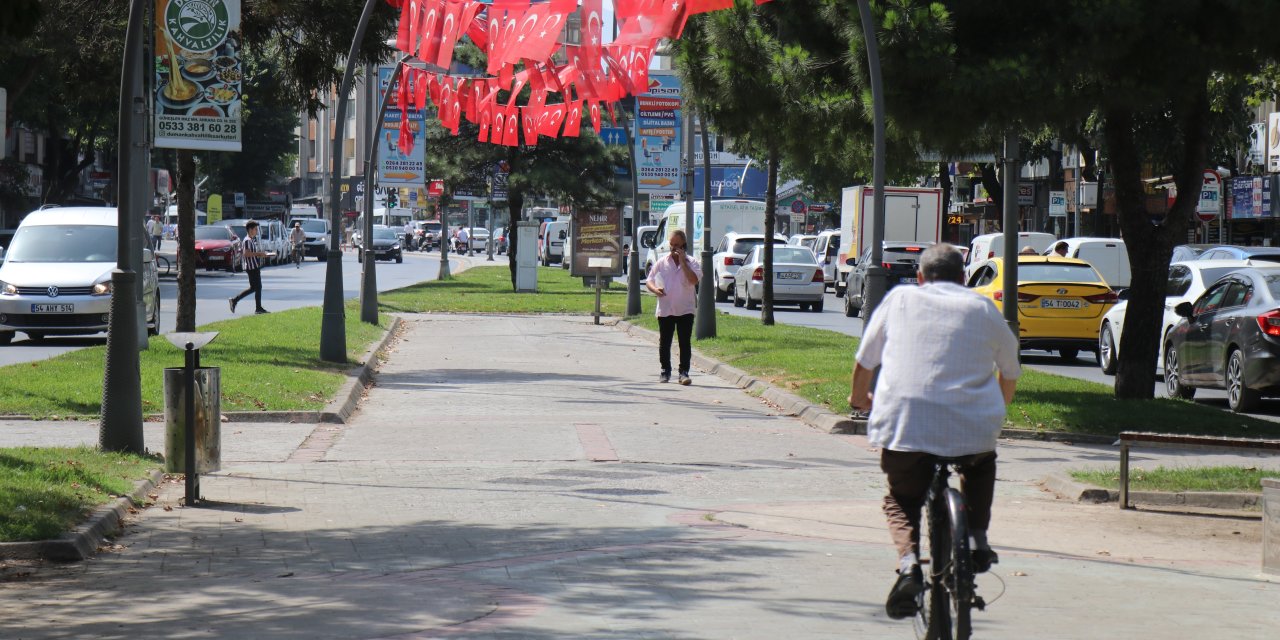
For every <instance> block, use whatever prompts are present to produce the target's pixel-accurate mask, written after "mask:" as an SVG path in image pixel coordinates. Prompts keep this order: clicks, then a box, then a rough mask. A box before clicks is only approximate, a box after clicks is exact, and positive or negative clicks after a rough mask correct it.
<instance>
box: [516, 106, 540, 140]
mask: <svg viewBox="0 0 1280 640" xmlns="http://www.w3.org/2000/svg"><path fill="white" fill-rule="evenodd" d="M539 113H541V109H540V108H538V107H534V106H529V107H521V108H520V115H521V119H522V120H523V122H522V124H523V128H524V143H525V144H527V145H529V146H531V147H532V146H536V145H537V144H538V124H537V123H538V114H539Z"/></svg>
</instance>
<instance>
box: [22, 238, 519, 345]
mask: <svg viewBox="0 0 1280 640" xmlns="http://www.w3.org/2000/svg"><path fill="white" fill-rule="evenodd" d="M174 249H175V244H174V243H173V242H172V241H165V243H164V245H162V246H161V249H160V255H161V256H165V257H168V258H169V260H170V261H171V262H172V261H173V252H174ZM404 256H405V258H404V262H403V263H401V264H396V263H395V262H388V261H382V262H379V263H377V274H378V291H387V290H390V289H398V288H400V287H405V286H408V285H411V284H414V283H417V282H422V281H424V280H434V279H435V278H436V277H437V275H438V274H439V272H440V254H439V253H431V254H427V253H417V252H406V253H405V254H404ZM500 257H501V256H500ZM450 260H451V261H450V265H451V268H453V269H455V270H456V269H458V268H459V267H460V266H461V265H462V262H461V259H460V258H458V257H456V256H454V255H453V254H450ZM471 260H472V263H474V264H482V263H483V262H484V260H485V256H482V255H477V256H475V257H473V258H472V259H471ZM360 268H361V266H360V263H359V262H356V258H355V253H354V252H352V251H347V252H344V253H343V254H342V284H343V287H342V294H343V297H344V298H346V299H351V298H355V297H357V296H359V295H360V273H361V272H360ZM176 271H177V267H176V265H175V266H174V267H173V271H172V272H171V275H170V276H169V277H164V276H163V274H162V276H161V278H160V332H161V333H168V332H171V331H173V329H174V322H175V316H176V313H177V299H178V283H177V280H176V278H175V275H176ZM324 279H325V263H323V262H319V261H317V260H316V259H315V258H309V259H307V260H306V261H304V262H303V263H302V266H301V268H295V267H294V266H293V265H292V264H287V265H280V266H273V267H267V268H266V269H264V270H263V272H262V286H263V301H262V305H263V306H264V307H266V308H267V309H268V310H269V311H282V310H284V309H294V308H297V307H308V306H317V305H320V304H321V303H322V302H323V296H324ZM248 286H249V280H248V278H247V277H246V276H245V274H244V273H227V272H225V271H197V272H196V324H197V325H203V324H208V323H210V322H215V321H218V320H225V319H227V318H230V317H232V314H231V309H230V307H229V306H228V305H227V298H230V297H232V296H234V295H236V294H237V293H240V292H241V291H243V290H244V289H245V288H246V287H248ZM248 313H253V300H252V299H250V298H246V299H245V300H244V301H242V302H241V304H240V306H239V307H238V313H237V315H245V314H248ZM106 340H107V337H106V334H105V333H103V334H98V335H92V336H66V337H59V336H50V337H48V338H46V339H44V340H41V341H33V340H28V339H27V335H26V334H25V333H18V334H17V336H16V337H15V338H14V341H13V342H12V343H11V344H10V345H9V346H7V347H0V366H4V365H9V364H16V363H19V362H31V361H34V360H44V359H46V358H52V357H53V356H56V355H58V354H60V353H65V352H68V351H73V350H75V349H81V348H84V347H88V346H94V345H100V344H105V343H106Z"/></svg>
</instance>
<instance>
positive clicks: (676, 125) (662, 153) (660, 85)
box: [632, 73, 682, 193]
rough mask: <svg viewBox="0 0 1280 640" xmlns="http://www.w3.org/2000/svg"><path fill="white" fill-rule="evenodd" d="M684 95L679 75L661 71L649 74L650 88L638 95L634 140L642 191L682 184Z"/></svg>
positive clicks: (661, 189) (647, 191) (648, 191)
mask: <svg viewBox="0 0 1280 640" xmlns="http://www.w3.org/2000/svg"><path fill="white" fill-rule="evenodd" d="M681 96H682V94H681V89H680V78H679V77H678V76H675V75H668V74H658V73H654V74H651V75H650V76H649V90H648V91H647V92H645V93H642V94H640V95H638V96H636V114H635V115H636V123H637V125H638V126H637V131H636V136H635V138H634V139H633V140H632V144H633V145H634V146H635V159H636V160H635V162H636V172H637V174H638V176H637V185H636V188H637V190H638V191H639V192H640V193H653V192H655V191H669V190H670V189H671V187H677V188H678V187H679V180H680V168H681V160H682V158H681V153H680V131H681V118H680V107H681V104H682V102H681Z"/></svg>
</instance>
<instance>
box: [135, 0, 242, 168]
mask: <svg viewBox="0 0 1280 640" xmlns="http://www.w3.org/2000/svg"><path fill="white" fill-rule="evenodd" d="M155 3H156V21H155V25H156V32H155V39H154V40H155V51H154V64H153V65H152V66H153V69H154V74H155V79H154V82H153V85H154V87H155V93H154V94H153V96H152V99H153V100H154V102H155V104H154V108H153V109H152V114H153V116H152V124H153V126H152V132H153V137H154V139H155V146H157V147H164V148H168V149H195V150H202V151H239V150H240V113H241V90H242V89H241V86H242V85H241V81H242V80H243V79H244V70H243V68H242V67H241V64H240V0H155Z"/></svg>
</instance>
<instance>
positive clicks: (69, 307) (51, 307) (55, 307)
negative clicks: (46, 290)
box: [31, 304, 76, 313]
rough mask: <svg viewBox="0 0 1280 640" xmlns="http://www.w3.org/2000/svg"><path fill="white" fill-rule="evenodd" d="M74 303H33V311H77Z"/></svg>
mask: <svg viewBox="0 0 1280 640" xmlns="http://www.w3.org/2000/svg"><path fill="white" fill-rule="evenodd" d="M75 311H76V306H75V305H74V304H33V305H31V313H75Z"/></svg>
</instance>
